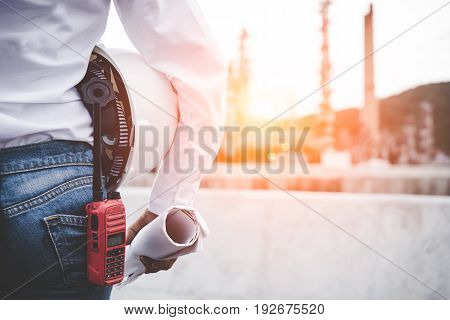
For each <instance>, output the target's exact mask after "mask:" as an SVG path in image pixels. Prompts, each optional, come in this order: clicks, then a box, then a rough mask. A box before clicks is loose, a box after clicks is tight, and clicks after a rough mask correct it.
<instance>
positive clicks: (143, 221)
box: [126, 210, 158, 244]
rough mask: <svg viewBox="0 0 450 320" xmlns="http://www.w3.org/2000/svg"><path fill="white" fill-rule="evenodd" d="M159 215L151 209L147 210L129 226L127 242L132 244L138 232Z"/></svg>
mask: <svg viewBox="0 0 450 320" xmlns="http://www.w3.org/2000/svg"><path fill="white" fill-rule="evenodd" d="M157 217H158V216H157V215H156V214H154V213H153V212H150V211H148V210H147V211H145V212H144V213H143V214H142V215H141V216H140V217H139V218H138V219H137V220H136V221H135V222H134V223H133V224H132V225H131V226H130V227H129V228H128V231H127V240H126V244H130V243H131V241H133V239H134V238H135V237H136V235H137V234H138V232H139V231H140V230H141V229H142V228H143V227H145V226H146V225H147V224H149V223H150V222H152V221H153V220H154V219H156V218H157Z"/></svg>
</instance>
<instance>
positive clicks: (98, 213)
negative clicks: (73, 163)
mask: <svg viewBox="0 0 450 320" xmlns="http://www.w3.org/2000/svg"><path fill="white" fill-rule="evenodd" d="M94 81H95V82H94V83H91V84H89V83H88V85H87V89H86V90H85V95H84V98H85V102H86V100H87V102H88V103H89V104H90V105H91V106H92V107H93V110H92V122H93V125H94V179H93V202H90V203H88V204H87V205H86V213H87V245H86V247H87V278H88V280H89V282H91V283H94V284H96V285H101V286H106V285H113V284H116V283H120V282H121V281H122V280H123V277H124V275H123V274H124V267H125V237H126V215H125V207H124V205H123V203H122V200H121V198H120V193H119V192H116V191H112V192H109V193H108V194H107V197H106V199H105V196H104V186H103V175H102V132H101V128H102V127H101V125H102V122H101V108H102V107H104V106H105V105H106V104H107V103H109V101H110V100H111V98H110V96H111V94H112V92H111V91H112V87H111V86H110V85H109V84H107V83H105V82H103V83H102V82H101V81H96V80H94Z"/></svg>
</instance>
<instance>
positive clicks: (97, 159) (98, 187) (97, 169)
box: [92, 102, 104, 202]
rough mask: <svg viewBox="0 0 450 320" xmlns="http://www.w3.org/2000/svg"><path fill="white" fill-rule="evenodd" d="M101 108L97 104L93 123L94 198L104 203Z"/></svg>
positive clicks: (96, 103) (94, 108)
mask: <svg viewBox="0 0 450 320" xmlns="http://www.w3.org/2000/svg"><path fill="white" fill-rule="evenodd" d="M101 114H102V112H101V106H100V104H99V103H98V102H95V103H94V105H93V110H92V123H93V125H94V181H93V184H92V193H93V194H92V196H93V198H94V201H95V202H98V201H103V199H104V196H103V175H102V117H101Z"/></svg>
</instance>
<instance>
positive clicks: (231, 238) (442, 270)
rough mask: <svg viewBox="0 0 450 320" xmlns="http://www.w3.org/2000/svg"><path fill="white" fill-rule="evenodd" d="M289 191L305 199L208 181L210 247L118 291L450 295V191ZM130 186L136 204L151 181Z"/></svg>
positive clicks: (126, 295)
mask: <svg viewBox="0 0 450 320" xmlns="http://www.w3.org/2000/svg"><path fill="white" fill-rule="evenodd" d="M291 194H292V195H293V196H295V197H296V198H297V199H298V200H300V201H298V200H297V199H294V198H293V197H291V196H289V195H288V194H286V193H284V192H282V191H275V190H258V191H251V190H214V189H208V190H205V189H203V190H201V192H200V194H199V196H198V198H197V202H196V205H197V207H198V209H199V210H201V212H202V213H203V214H204V216H205V218H206V220H207V222H208V225H209V227H210V229H211V231H212V234H211V236H210V237H209V238H208V239H207V241H206V246H205V251H204V252H202V253H199V254H195V255H191V256H187V257H184V258H182V259H180V261H178V262H177V264H176V265H175V266H174V268H173V269H172V270H170V271H168V272H161V273H158V274H155V275H148V276H145V277H142V278H141V279H139V281H137V282H136V283H134V284H131V285H130V286H128V287H126V288H124V289H122V290H115V291H114V292H113V298H115V299H197V298H199V299H202V298H205V299H228V298H230V299H442V298H443V296H446V297H450V198H449V197H442V196H411V195H383V194H376V195H370V194H350V193H308V192H291ZM123 195H124V198H125V202H126V205H127V207H128V212H129V213H132V212H133V210H135V209H136V208H139V207H142V206H143V205H144V204H145V202H146V201H147V199H148V197H149V189H147V188H128V189H124V190H123ZM301 202H303V203H301ZM139 211H141V210H139ZM137 215H138V214H135V215H134V217H130V219H129V221H132V220H133V219H134V218H135V216H137ZM402 269H403V270H402ZM434 290H436V291H434Z"/></svg>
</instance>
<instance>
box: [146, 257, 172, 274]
mask: <svg viewBox="0 0 450 320" xmlns="http://www.w3.org/2000/svg"><path fill="white" fill-rule="evenodd" d="M140 260H141V262H142V263H143V264H144V266H145V267H146V269H147V270H146V273H154V272H158V271H160V270H164V271H167V270H169V269H170V268H172V266H173V264H174V263H175V261H176V260H177V259H176V258H173V259H167V260H155V259H151V258H149V257H145V256H141V257H140Z"/></svg>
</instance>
